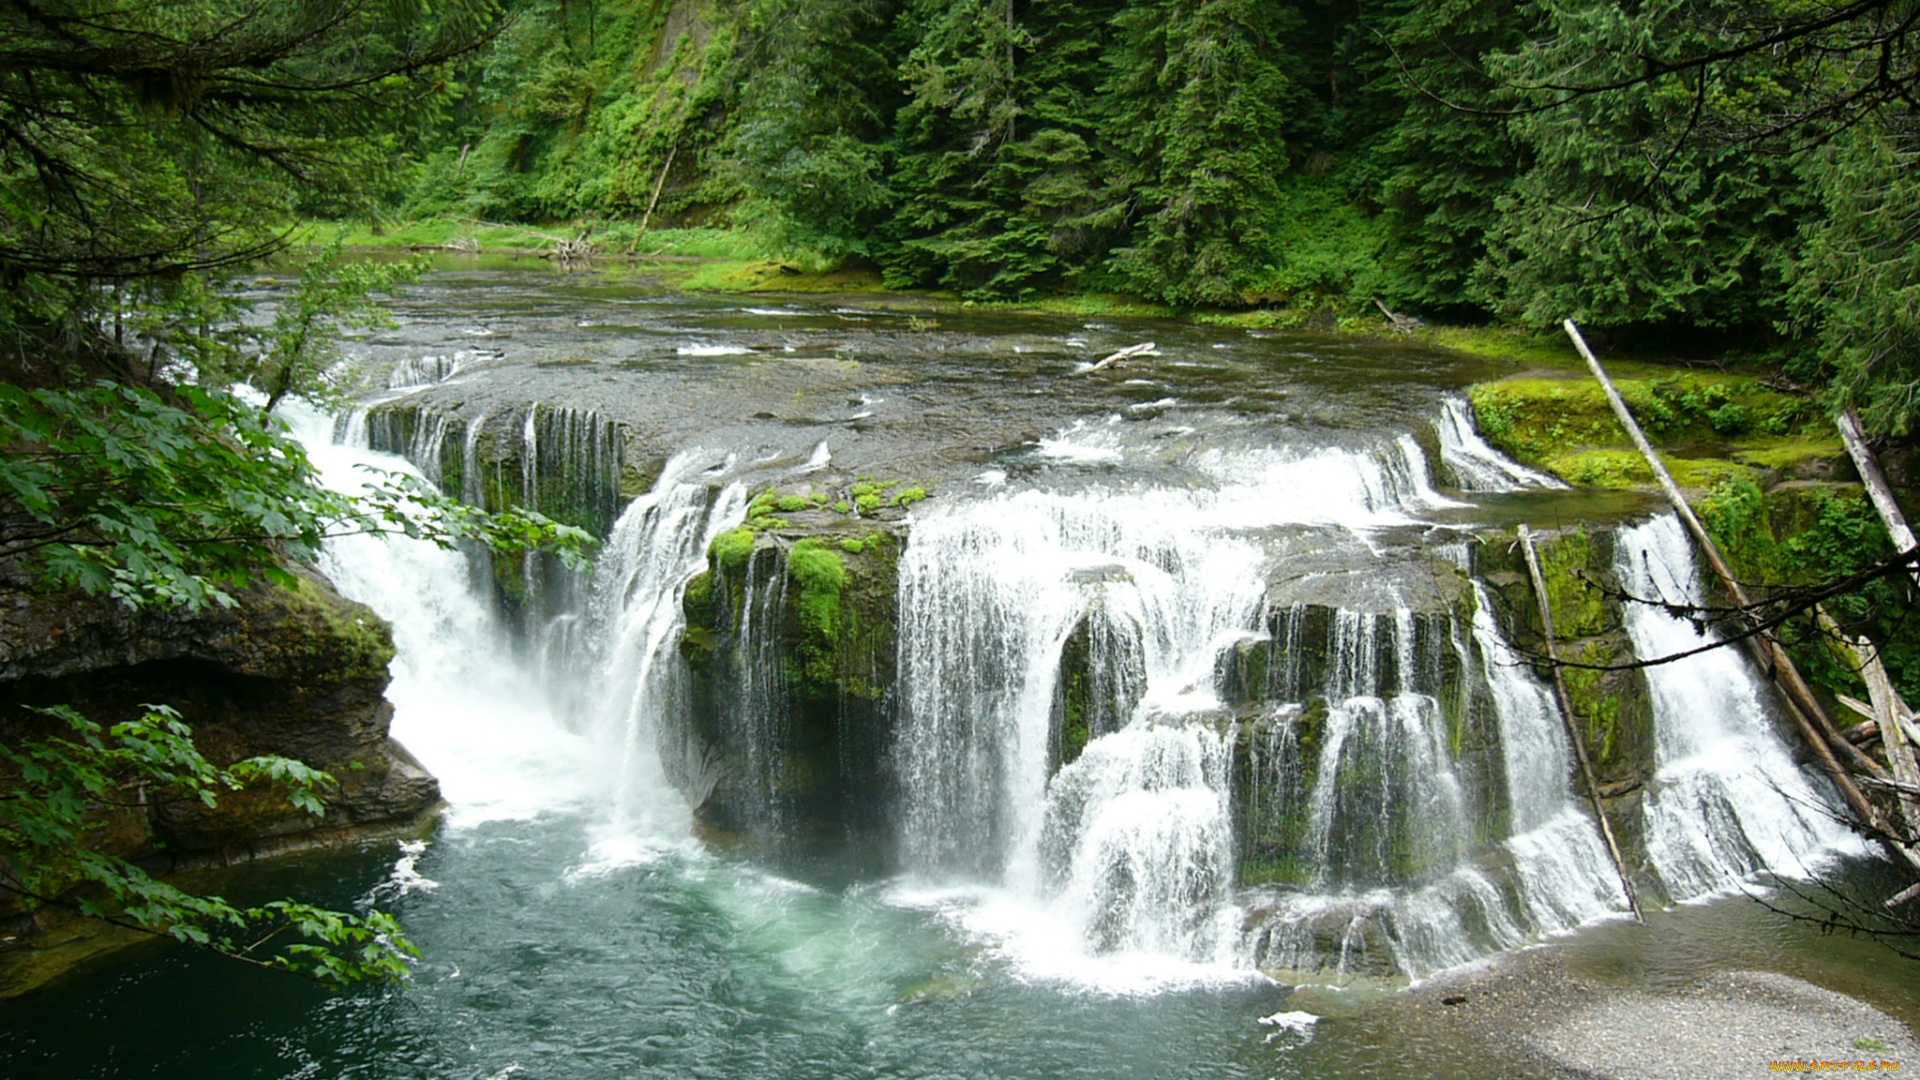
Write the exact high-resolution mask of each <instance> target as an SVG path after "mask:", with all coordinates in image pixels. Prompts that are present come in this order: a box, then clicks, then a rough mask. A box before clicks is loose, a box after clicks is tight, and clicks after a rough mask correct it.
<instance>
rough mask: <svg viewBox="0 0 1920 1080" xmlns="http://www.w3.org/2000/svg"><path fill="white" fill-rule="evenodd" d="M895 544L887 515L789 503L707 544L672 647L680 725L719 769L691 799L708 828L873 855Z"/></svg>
mask: <svg viewBox="0 0 1920 1080" xmlns="http://www.w3.org/2000/svg"><path fill="white" fill-rule="evenodd" d="M754 520H758V521H761V522H763V524H764V523H765V522H766V519H765V518H764V517H762V518H756V519H754ZM904 539H905V526H904V524H903V523H901V522H899V521H897V520H894V521H887V522H882V521H875V520H871V519H858V518H851V517H848V516H846V515H839V514H834V513H831V512H829V511H821V510H810V511H804V510H803V511H786V512H785V515H784V516H783V517H782V519H781V520H780V521H779V522H778V523H777V524H766V525H765V528H764V529H763V530H761V531H756V530H755V529H753V528H750V527H742V528H740V529H737V530H734V531H733V532H729V533H724V534H722V535H721V536H720V537H719V538H718V539H717V540H716V541H715V542H714V545H713V549H712V550H711V551H710V552H709V560H708V569H707V571H706V572H705V573H704V574H702V575H701V576H700V577H698V578H696V579H695V580H694V581H693V582H692V583H691V584H690V585H689V586H688V587H687V591H686V593H685V597H684V601H683V607H684V610H685V612H686V616H687V627H686V630H685V632H684V634H683V637H682V642H681V654H682V656H684V657H685V658H686V659H687V661H688V665H689V668H690V670H691V672H692V674H693V686H692V693H691V702H690V704H691V708H690V709H689V710H688V717H687V719H686V724H687V726H688V727H689V729H690V733H691V734H692V735H693V736H694V737H695V738H696V739H697V740H698V741H699V742H700V743H702V744H703V745H704V746H706V747H708V748H710V750H709V752H710V753H711V754H712V755H713V756H714V757H716V758H717V765H718V767H717V770H716V771H715V772H714V774H713V775H714V777H715V779H714V782H713V785H712V788H711V790H710V791H708V792H706V793H704V798H703V799H702V800H701V801H700V804H699V806H697V807H696V812H697V814H698V816H699V818H700V820H701V822H702V823H703V825H705V826H706V827H707V828H709V829H711V830H714V831H715V832H716V833H718V834H726V835H730V836H733V837H735V838H739V839H742V840H745V841H746V842H749V843H751V844H755V845H764V844H768V843H771V844H774V845H777V846H778V847H779V848H781V849H789V850H800V849H807V848H813V847H817V846H819V844H820V843H823V842H824V843H833V844H839V843H842V842H845V841H848V840H852V841H853V845H852V848H853V855H854V857H855V858H856V859H863V860H868V861H871V860H873V859H876V858H878V857H879V855H880V853H879V851H878V849H877V847H876V846H875V844H876V842H877V838H878V837H879V835H880V834H881V832H882V830H883V828H884V826H885V819H884V815H885V809H886V805H887V797H886V792H887V787H886V785H887V778H886V776H885V774H884V771H883V763H884V762H885V760H886V756H887V754H886V751H887V747H888V745H889V743H890V741H891V737H892V690H893V685H894V664H895V653H894V634H895V628H896V624H897V620H898V611H897V606H898V578H899V574H898V565H899V557H900V548H901V545H902V544H903V543H904Z"/></svg>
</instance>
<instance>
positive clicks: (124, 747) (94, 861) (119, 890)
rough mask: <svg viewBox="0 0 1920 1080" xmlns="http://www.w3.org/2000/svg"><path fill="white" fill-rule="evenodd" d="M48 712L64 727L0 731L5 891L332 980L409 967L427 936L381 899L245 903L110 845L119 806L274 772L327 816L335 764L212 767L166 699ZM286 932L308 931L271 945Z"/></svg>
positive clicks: (302, 805) (0, 854)
mask: <svg viewBox="0 0 1920 1080" xmlns="http://www.w3.org/2000/svg"><path fill="white" fill-rule="evenodd" d="M42 712H43V714H44V715H45V717H47V718H48V719H50V720H52V721H55V722H56V723H57V724H58V725H63V726H64V727H65V729H66V731H65V733H64V734H58V735H52V736H49V737H47V738H44V739H34V740H27V741H24V742H21V743H20V744H19V745H17V746H8V745H6V744H4V743H0V763H4V766H5V767H6V768H7V770H8V771H9V772H11V773H13V774H14V775H15V777H16V779H15V780H14V782H13V784H12V786H11V788H10V790H9V791H8V792H7V794H6V796H5V797H0V891H5V892H8V893H12V894H14V895H15V896H17V897H20V898H22V899H24V900H27V901H29V902H32V903H41V904H57V905H60V906H64V907H68V908H71V909H72V910H74V911H77V912H79V913H80V914H82V915H85V916H88V917H90V918H96V919H104V920H106V921H108V922H111V923H113V924H115V925H118V926H125V927H130V928H133V929H138V930H144V931H148V932H150V933H155V934H165V935H169V936H171V937H173V938H174V939H176V940H178V941H183V942H186V943H188V944H192V945H200V946H205V947H208V948H213V949H216V950H218V951H220V952H222V953H225V954H226V955H228V956H232V957H235V958H238V959H241V960H246V961H248V962H250V963H254V964H259V965H261V966H264V967H270V968H277V969H281V970H286V971H292V972H295V973H298V974H302V975H306V976H309V977H311V978H314V979H317V980H319V981H320V982H322V983H325V984H327V985H329V986H336V987H337V986H344V985H347V984H349V983H353V982H359V981H363V980H366V979H399V978H404V977H406V975H407V973H408V966H409V964H410V963H411V962H412V961H413V960H414V959H415V958H417V957H418V956H419V955H420V952H419V949H417V948H416V947H415V946H414V945H413V943H412V942H410V941H408V940H407V938H406V937H405V936H404V935H403V934H402V933H401V930H400V924H399V922H398V920H396V919H395V918H394V917H393V916H391V915H388V914H386V913H384V912H380V911H369V912H367V913H365V914H353V913H348V912H340V911H330V910H327V909H325V908H320V907H315V906H313V905H311V904H302V903H298V902H296V901H292V900H277V901H274V902H272V903H268V904H264V905H261V906H259V907H249V908H241V907H236V906H234V905H233V904H230V903H228V902H227V901H226V900H224V899H222V898H220V897H218V896H197V895H195V894H193V893H190V892H187V891H185V890H183V889H180V888H177V887H175V886H173V885H169V884H167V883H166V882H163V881H159V880H156V879H155V878H153V877H152V876H150V875H149V874H147V872H146V871H144V870H142V869H141V868H140V867H138V866H136V865H134V864H133V863H131V862H129V861H127V860H126V859H124V858H122V857H120V856H119V855H116V854H113V853H112V852H111V851H109V850H104V849H106V848H109V847H110V846H111V837H110V833H111V831H112V828H113V826H114V824H115V819H116V817H119V816H123V815H129V814H141V813H145V812H146V811H147V810H148V809H149V807H152V806H155V805H158V804H162V803H165V802H167V801H170V800H188V801H194V802H198V803H200V804H202V805H204V806H208V807H212V806H215V805H216V804H217V803H218V801H219V796H220V794H221V792H223V791H237V790H239V789H240V788H242V787H245V786H248V785H250V784H268V785H272V786H274V787H276V788H278V789H279V790H282V791H284V792H285V793H286V796H287V800H288V802H289V803H291V804H292V805H293V806H294V807H296V808H298V809H301V810H304V811H306V812H307V813H309V814H312V815H314V816H315V817H319V816H321V815H322V814H324V813H325V807H324V805H323V803H322V801H321V797H322V793H323V792H324V791H325V790H326V789H327V788H329V787H331V786H333V783H334V778H333V777H332V776H330V775H329V774H327V773H324V772H321V771H319V770H317V769H312V768H308V767H307V766H305V765H303V764H301V763H300V762H298V761H294V760H291V759H289V758H284V757H275V756H264V757H254V758H248V759H247V760H245V761H238V762H235V763H233V764H232V765H228V766H226V767H225V768H221V767H217V766H215V765H213V764H212V763H210V762H208V761H207V759H206V758H205V757H204V756H202V755H201V753H200V751H199V750H198V749H197V748H196V747H195V746H194V744H193V731H192V729H191V728H189V727H188V726H187V725H186V724H185V723H184V722H182V721H181V719H180V715H179V714H178V713H176V712H175V711H174V710H172V709H170V708H168V707H166V706H164V705H154V706H148V707H147V712H146V713H145V714H144V715H143V716H141V717H140V718H139V719H137V720H129V721H126V722H124V723H119V724H114V725H113V726H111V727H108V728H102V727H101V725H99V724H97V723H95V722H93V721H91V720H88V719H87V718H86V717H84V716H81V715H80V714H79V713H77V712H75V711H74V710H72V709H70V708H65V707H55V708H51V709H46V710H42ZM288 933H292V934H293V935H297V937H298V938H299V940H298V941H293V942H286V943H277V944H276V942H277V939H279V938H281V937H282V936H283V935H287V934H288ZM269 946H272V948H269Z"/></svg>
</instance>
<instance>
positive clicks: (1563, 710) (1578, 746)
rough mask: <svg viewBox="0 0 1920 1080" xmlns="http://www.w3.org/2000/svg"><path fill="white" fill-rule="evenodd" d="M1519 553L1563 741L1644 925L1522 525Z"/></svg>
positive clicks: (1629, 899) (1537, 566) (1530, 536)
mask: <svg viewBox="0 0 1920 1080" xmlns="http://www.w3.org/2000/svg"><path fill="white" fill-rule="evenodd" d="M1520 550H1521V551H1523V552H1525V553H1526V556H1527V576H1528V577H1530V578H1532V579H1533V597H1534V600H1535V601H1536V602H1537V603H1538V604H1539V607H1540V628H1541V630H1542V631H1543V632H1544V633H1545V634H1546V642H1547V659H1548V660H1551V661H1552V662H1553V663H1552V667H1553V689H1554V695H1555V696H1556V697H1557V698H1558V699H1559V701H1560V716H1561V719H1563V720H1564V721H1565V722H1566V725H1567V738H1568V739H1569V740H1571V741H1572V743H1573V755H1574V757H1575V758H1577V759H1579V762H1580V775H1581V777H1582V778H1584V779H1585V780H1586V784H1587V798H1588V800H1589V801H1591V802H1592V803H1593V817H1594V820H1595V821H1596V822H1598V823H1599V825H1600V835H1601V836H1602V837H1604V838H1605V839H1606V841H1607V854H1608V855H1609V856H1611V857H1612V858H1613V869H1614V872H1616V873H1618V874H1619V875H1620V890H1621V891H1622V892H1624V893H1626V896H1627V907H1629V908H1631V909H1633V917H1634V918H1635V919H1638V920H1639V921H1641V922H1646V921H1647V917H1646V916H1645V915H1644V914H1643V913H1642V912H1641V911H1640V897H1639V896H1638V895H1637V894H1636V893H1635V892H1634V889H1633V879H1632V878H1631V877H1630V876H1628V874H1627V860H1626V858H1625V857H1624V856H1622V855H1621V854H1620V842H1619V841H1618V840H1616V839H1614V836H1613V824H1612V823H1611V822H1610V821H1608V820H1607V807H1606V804H1605V803H1603V802H1602V801H1601V799H1600V780H1599V778H1598V777H1597V776H1595V775H1594V771H1593V759H1592V758H1590V757H1588V756H1587V741H1586V740H1585V739H1584V738H1582V737H1581V736H1580V725H1579V723H1578V722H1577V721H1576V719H1575V717H1574V715H1573V695H1571V694H1569V693H1568V692H1567V678H1566V673H1565V672H1563V671H1562V670H1561V668H1560V652H1559V648H1558V646H1556V645H1555V644H1554V637H1555V634H1554V630H1553V606H1552V605H1551V604H1549V603H1548V602H1547V582H1546V578H1545V576H1544V575H1542V574H1541V573H1540V557H1539V555H1538V554H1536V553H1535V552H1534V550H1533V534H1532V533H1531V532H1529V531H1527V527H1526V526H1525V525H1522V526H1520Z"/></svg>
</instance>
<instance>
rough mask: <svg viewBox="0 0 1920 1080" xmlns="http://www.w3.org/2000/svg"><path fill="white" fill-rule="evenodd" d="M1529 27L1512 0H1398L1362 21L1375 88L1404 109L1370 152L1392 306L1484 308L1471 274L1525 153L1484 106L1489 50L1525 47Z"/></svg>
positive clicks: (1459, 312)
mask: <svg viewBox="0 0 1920 1080" xmlns="http://www.w3.org/2000/svg"><path fill="white" fill-rule="evenodd" d="M1527 6H1530V5H1527ZM1528 29H1529V19H1528V17H1527V14H1526V11H1525V10H1524V9H1523V5H1519V4H1515V3H1513V2H1511V0H1485V2H1479V0H1442V2H1440V3H1426V2H1422V0H1395V2H1393V3H1390V4H1388V5H1386V7H1385V10H1384V12H1383V13H1382V15H1381V17H1380V20H1379V24H1378V25H1377V26H1374V27H1364V28H1361V30H1360V34H1361V44H1362V46H1363V48H1365V49H1366V50H1367V52H1368V54H1369V59H1370V63H1368V65H1367V70H1368V72H1369V74H1371V75H1372V81H1371V83H1370V84H1369V90H1370V92H1371V94H1372V95H1373V96H1375V97H1379V98H1384V99H1387V100H1388V101H1390V102H1391V105H1389V106H1387V107H1389V108H1394V109H1395V110H1396V111H1397V112H1398V114H1399V115H1398V116H1397V117H1396V118H1395V119H1394V120H1393V121H1392V123H1391V126H1390V127H1389V128H1388V129H1387V131H1386V132H1385V133H1384V134H1383V136H1382V137H1381V139H1380V140H1379V143H1378V144H1377V145H1376V146H1375V147H1373V148H1372V150H1371V156H1372V158H1373V159H1374V160H1373V165H1374V168H1376V169H1377V170H1378V173H1379V180H1378V188H1377V190H1376V192H1375V193H1374V195H1375V198H1376V199H1377V201H1378V203H1379V205H1380V207H1381V216H1382V218H1383V220H1384V223H1385V225H1386V229H1387V243H1386V245H1385V248H1384V251H1383V256H1382V258H1383V262H1384V266H1383V267H1382V269H1383V282H1382V291H1383V292H1385V293H1386V296H1387V298H1388V300H1389V301H1391V302H1392V303H1393V304H1394V305H1395V306H1396V307H1405V308H1409V309H1412V310H1415V311H1420V312H1424V313H1428V314H1439V315H1444V316H1448V317H1455V318H1458V317H1468V318H1471V317H1474V316H1476V315H1479V314H1481V313H1482V311H1483V310H1484V308H1485V306H1486V305H1485V300H1484V298H1483V297H1481V296H1479V295H1477V294H1476V293H1475V292H1474V291H1473V290H1472V289H1471V287H1470V280H1471V277H1472V274H1473V270H1474V267H1475V266H1476V265H1477V264H1478V263H1479V262H1480V259H1481V257H1482V256H1483V255H1484V254H1485V250H1486V244H1485V237H1486V234H1487V230H1488V229H1489V227H1491V225H1492V224H1493V221H1494V217H1495V213H1496V211H1495V206H1496V203H1497V201H1498V200H1499V199H1500V198H1501V197H1502V196H1503V195H1505V194H1506V193H1507V192H1508V190H1509V189H1510V187H1511V186H1512V183H1513V180H1514V177H1515V176H1516V175H1517V174H1518V173H1519V172H1520V171H1521V170H1522V169H1523V168H1524V166H1525V163H1526V160H1527V158H1526V154H1525V151H1524V149H1523V147H1522V146H1521V145H1519V144H1518V143H1516V142H1515V141H1514V140H1513V139H1512V138H1511V137H1510V136H1509V135H1508V133H1507V125H1506V120H1505V118H1504V117H1501V116H1498V115H1489V114H1488V111H1487V106H1488V105H1490V104H1491V103H1492V97H1491V95H1492V91H1493V90H1494V85H1493V83H1492V82H1491V81H1490V80H1489V79H1488V78H1487V76H1486V74H1485V72H1484V71H1483V70H1482V67H1481V58H1482V57H1483V56H1485V55H1487V54H1488V53H1489V52H1492V51H1495V50H1498V49H1512V48H1515V47H1517V46H1518V45H1519V44H1520V43H1521V42H1522V41H1524V40H1525V37H1524V35H1525V33H1526V32H1527V30H1528ZM1376 31H1377V37H1376V34H1375V32H1376Z"/></svg>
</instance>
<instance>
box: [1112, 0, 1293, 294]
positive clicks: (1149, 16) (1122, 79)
mask: <svg viewBox="0 0 1920 1080" xmlns="http://www.w3.org/2000/svg"><path fill="white" fill-rule="evenodd" d="M1297 25H1298V21H1297V19H1296V17H1295V15H1294V13H1293V11H1292V9H1290V8H1288V7H1284V6H1280V5H1275V4H1270V3H1263V2H1261V0H1211V2H1204V3H1203V2H1199V0H1155V2H1150V3H1138V4H1133V5H1129V7H1128V8H1127V10H1126V11H1125V12H1124V13H1122V14H1121V15H1120V16H1119V18H1118V19H1117V20H1116V26H1117V28H1118V30H1119V38H1118V41H1117V43H1116V46H1115V49H1114V68H1113V74H1112V77H1111V78H1110V80H1109V82H1108V84H1107V92H1108V95H1109V97H1110V104H1109V117H1110V119H1109V123H1110V124H1111V125H1112V128H1113V130H1114V132H1115V139H1116V141H1117V142H1118V143H1119V149H1120V153H1119V160H1118V162H1117V168H1116V174H1115V179H1114V180H1113V181H1111V183H1112V184H1113V185H1114V186H1115V187H1117V188H1121V189H1123V190H1126V191H1128V192H1129V193H1130V196H1131V200H1132V204H1133V207H1134V221H1135V225H1134V228H1133V232H1132V235H1131V237H1130V238H1129V241H1128V243H1127V244H1126V246H1124V247H1122V248H1120V249H1118V250H1116V251H1115V252H1114V257H1113V262H1112V265H1113V268H1114V270H1115V271H1116V272H1117V273H1118V275H1119V276H1120V277H1121V278H1122V280H1124V281H1126V282H1128V283H1129V284H1131V285H1132V287H1133V288H1135V289H1137V290H1139V291H1141V292H1143V293H1146V294H1147V295H1150V296H1158V297H1163V298H1165V299H1167V300H1170V301H1172V302H1174V303H1178V304H1240V303H1245V302H1247V301H1248V300H1249V299H1250V298H1251V297H1252V295H1253V294H1255V293H1256V292H1257V290H1258V289H1259V286H1260V282H1261V278H1262V276H1263V275H1264V274H1266V273H1267V272H1268V271H1269V269H1270V267H1271V264H1272V259H1273V255H1274V252H1273V236H1272V232H1271V220H1270V219H1271V214H1272V211H1273V207H1274V206H1275V205H1276V204H1277V203H1278V202H1279V200H1280V177H1281V174H1282V173H1283V172H1284V171H1285V170H1286V168H1287V164H1288V156H1287V143H1286V138H1285V134H1284V133H1285V131H1286V128H1287V125H1288V119H1289V116H1290V115H1293V114H1295V113H1297V112H1299V111H1301V110H1303V108H1304V107H1305V105H1304V102H1303V100H1302V95H1301V93H1300V91H1299V89H1298V87H1297V86H1296V85H1295V83H1294V80H1293V79H1291V78H1290V77H1289V76H1288V74H1287V73H1286V71H1285V70H1284V67H1283V63H1284V58H1285V56H1286V49H1285V41H1286V39H1287V35H1288V33H1289V32H1290V31H1292V30H1293V29H1294V28H1295V27H1297Z"/></svg>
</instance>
